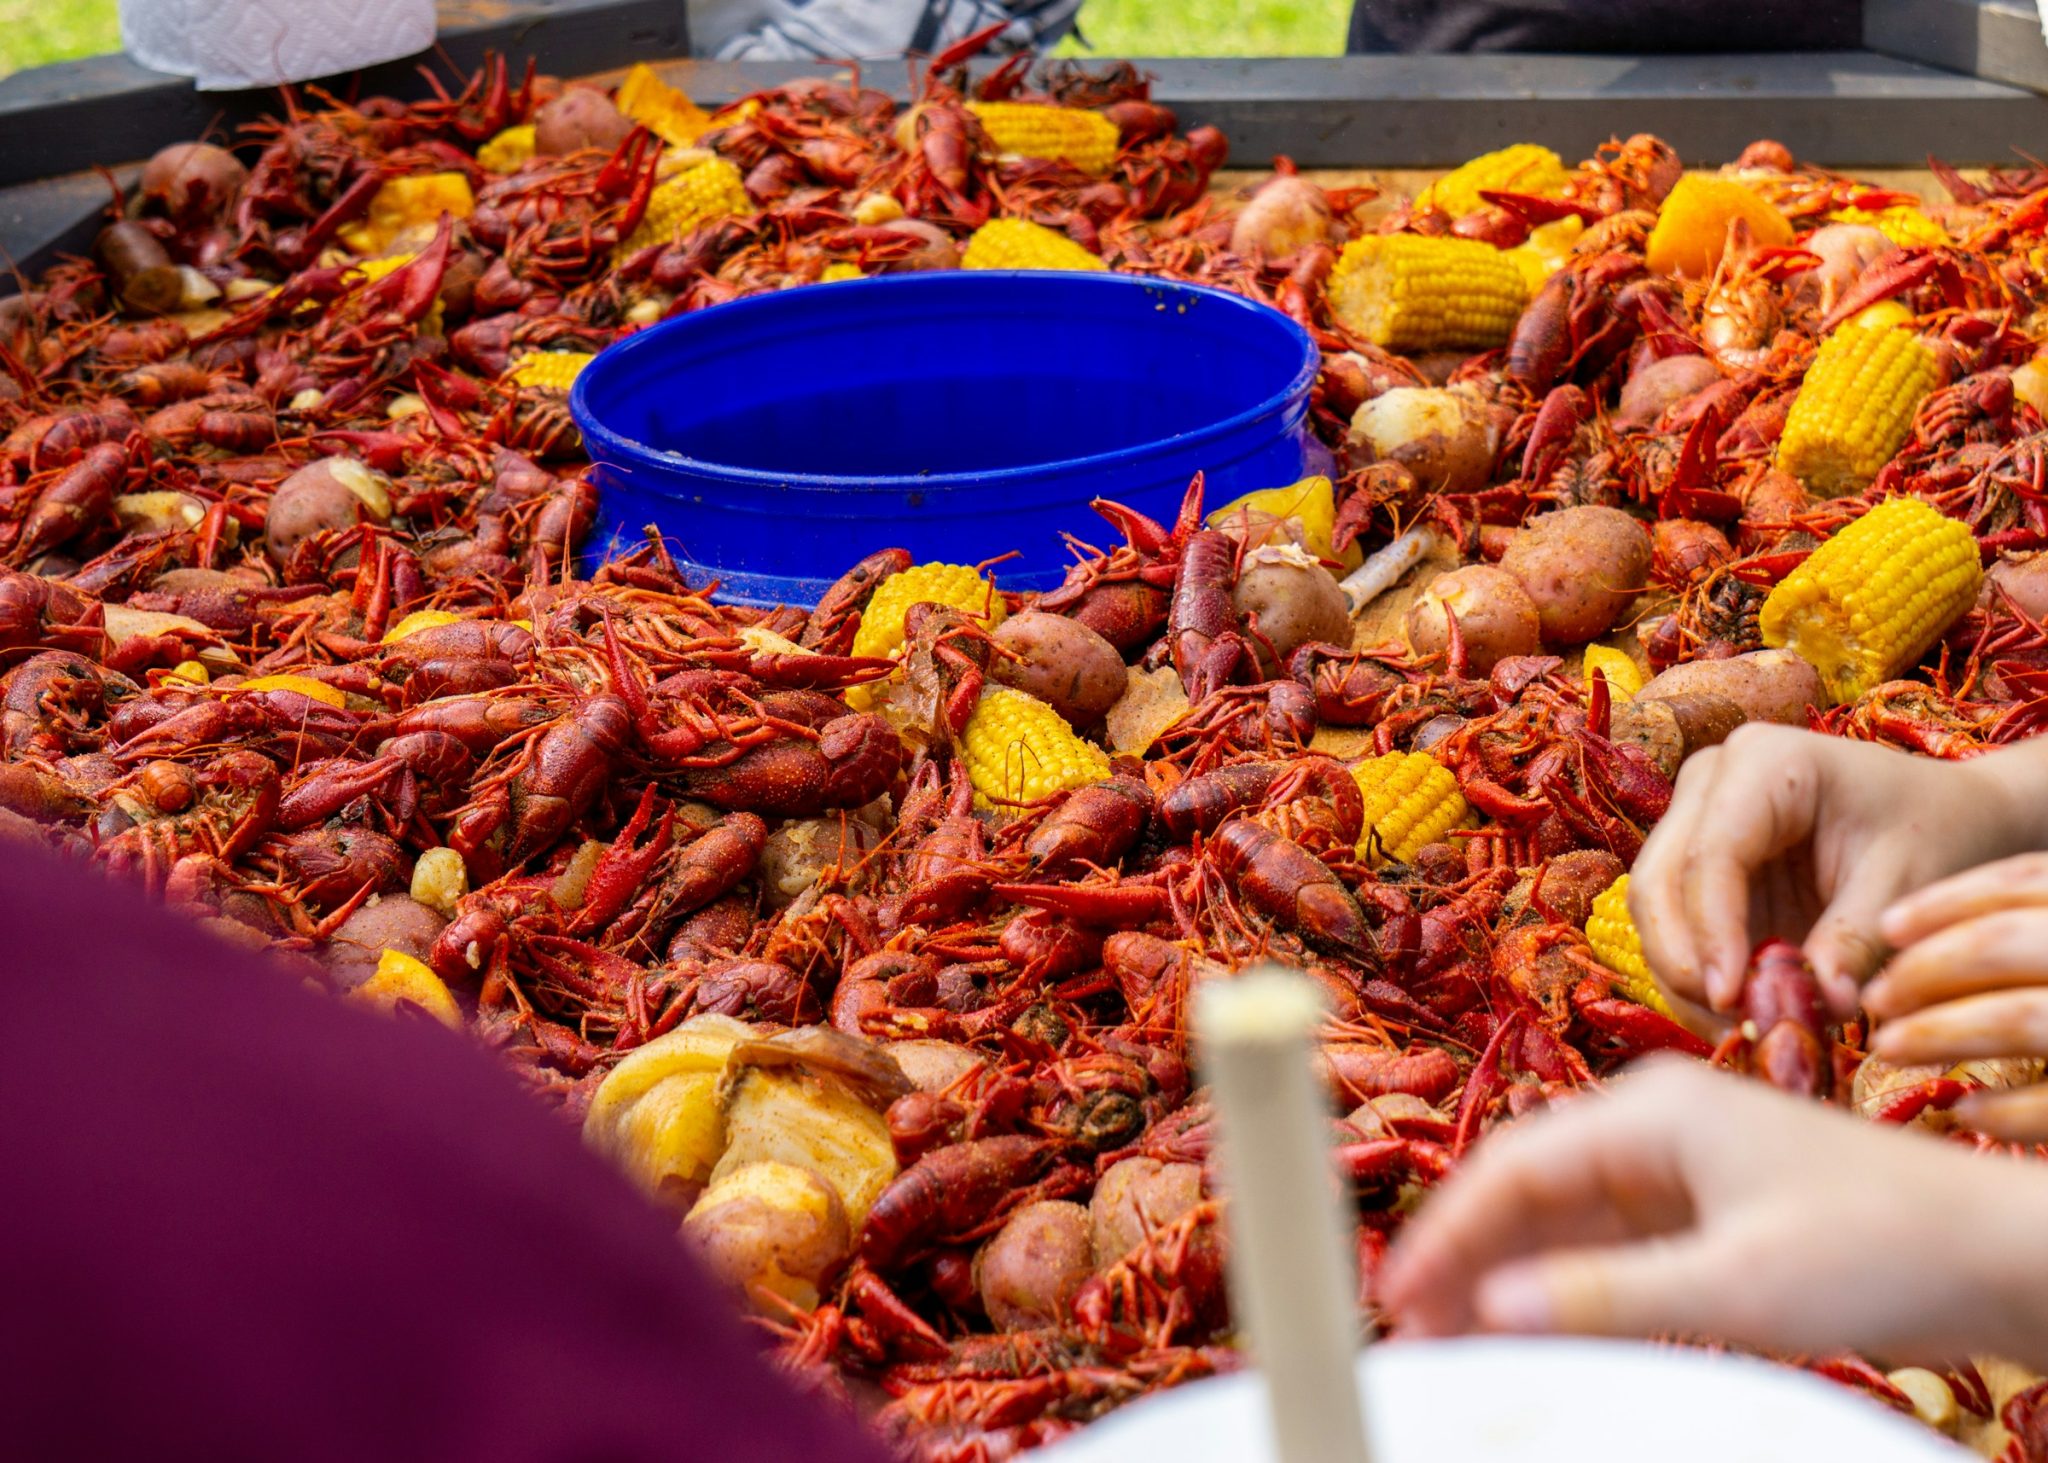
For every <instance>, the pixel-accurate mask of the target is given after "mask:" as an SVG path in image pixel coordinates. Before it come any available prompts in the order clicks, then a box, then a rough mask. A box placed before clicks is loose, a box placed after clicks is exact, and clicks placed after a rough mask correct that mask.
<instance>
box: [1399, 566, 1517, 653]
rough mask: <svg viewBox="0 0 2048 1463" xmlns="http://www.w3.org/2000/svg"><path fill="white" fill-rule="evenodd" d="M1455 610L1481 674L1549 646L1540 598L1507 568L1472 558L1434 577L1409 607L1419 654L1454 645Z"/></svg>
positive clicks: (1411, 640) (1411, 637) (1412, 642)
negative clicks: (1537, 600) (1474, 561)
mask: <svg viewBox="0 0 2048 1463" xmlns="http://www.w3.org/2000/svg"><path fill="white" fill-rule="evenodd" d="M1451 615H1456V616H1457V617H1458V634H1459V636H1460V637H1461V638H1462V639H1463V640H1464V642H1465V656H1466V659H1467V661H1468V663H1469V669H1470V671H1471V673H1472V674H1473V675H1475V676H1483V675H1486V674H1487V673H1488V672H1490V671H1491V670H1492V669H1493V668H1494V666H1495V665H1496V664H1497V663H1498V662H1500V661H1502V660H1505V659H1506V658H1507V657H1508V656H1511V655H1534V654H1536V652H1537V651H1539V650H1541V649H1542V648H1543V621H1542V617H1541V616H1540V615H1539V614H1538V613H1537V610H1536V603H1535V601H1534V600H1532V599H1530V598H1529V594H1528V591H1527V590H1525V589H1523V588H1522V585H1521V581H1520V580H1518V579H1516V578H1515V576H1514V575H1512V574H1508V573H1505V572H1503V571H1502V570H1499V569H1494V568H1490V567H1488V566H1487V565H1485V564H1467V565H1466V566H1465V567H1464V568H1462V569H1453V570H1451V571H1450V572H1449V573H1448V574H1439V575H1437V576H1436V578H1434V579H1432V580H1431V581H1430V582H1429V588H1428V589H1426V590H1424V591H1423V594H1422V597H1421V598H1420V599H1418V600H1416V601H1415V603H1414V604H1412V605H1410V606H1409V607H1408V616H1407V619H1406V621H1405V622H1404V628H1405V629H1406V630H1407V632H1408V647H1409V649H1411V650H1413V651H1414V652H1415V653H1416V654H1417V655H1419V656H1430V655H1442V654H1443V653H1444V652H1446V651H1447V650H1449V649H1450V645H1451V625H1450V616H1451Z"/></svg>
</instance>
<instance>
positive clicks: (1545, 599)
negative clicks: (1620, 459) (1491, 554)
mask: <svg viewBox="0 0 2048 1463" xmlns="http://www.w3.org/2000/svg"><path fill="white" fill-rule="evenodd" d="M1500 567H1501V571H1502V572H1503V573H1506V574H1512V575H1513V576H1514V577H1515V578H1516V579H1518V580H1520V581H1521V585H1522V588H1523V589H1525V590H1526V591H1528V594H1529V598H1530V599H1531V600H1533V601H1534V602H1535V605H1536V613H1537V617H1538V618H1539V620H1540V621H1541V622H1542V627H1543V640H1544V643H1545V644H1547V645H1583V644H1584V643H1585V642H1586V641H1588V640H1591V639H1593V638H1594V637H1595V636H1597V635H1604V634H1605V633H1606V632H1607V631H1608V630H1609V629H1611V628H1612V627H1613V625H1614V622H1615V621H1616V620H1618V619H1620V618H1621V616H1622V614H1623V612H1624V611H1626V610H1627V609H1628V607H1629V606H1630V605H1631V604H1633V603H1634V602H1635V597H1636V595H1637V594H1638V593H1639V592H1640V591H1641V590H1642V588H1643V586H1644V584H1645V583H1646V582H1647V581H1648V580H1649V577H1650V534H1649V530H1647V529H1645V528H1644V527H1643V526H1642V524H1640V523H1638V522H1636V520H1635V519H1633V518H1631V517H1629V516H1628V514H1626V513H1624V512H1622V511H1621V510H1620V509H1619V508H1594V507H1582V508H1563V509H1559V510H1558V511H1557V512H1555V513H1545V514H1543V515H1541V516H1540V517H1538V518H1534V519H1532V520H1530V522H1529V524H1528V525H1527V526H1526V527H1525V528H1523V529H1522V530H1521V532H1519V533H1517V534H1516V535H1515V536H1514V539H1513V541H1511V542H1510V543H1509V544H1508V551H1507V552H1506V553H1505V554H1503V555H1502V556H1501V561H1500Z"/></svg>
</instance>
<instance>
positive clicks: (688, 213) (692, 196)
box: [619, 152, 754, 257]
mask: <svg viewBox="0 0 2048 1463" xmlns="http://www.w3.org/2000/svg"><path fill="white" fill-rule="evenodd" d="M753 211H754V202H753V200H752V199H751V198H749V197H747V188H746V183H745V181H744V180H743V179H742V178H741V177H740V170H739V169H738V168H737V167H735V166H734V165H733V164H732V163H730V162H728V161H727V160H726V159H724V158H722V157H718V156H716V155H714V154H712V153H708V152H706V153H697V154H691V155H688V156H686V157H685V159H684V160H683V163H682V165H681V166H680V167H678V168H677V169H676V170H675V171H674V172H673V173H671V174H669V176H667V177H666V178H663V179H662V180H661V181H660V182H659V183H656V184H655V185H654V191H653V192H652V193H651V194H649V195H648V199H647V212H646V213H645V214H644V215H643V216H642V217H641V219H640V225H639V227H638V228H636V229H634V230H633V233H632V236H631V237H629V238H628V239H627V240H626V242H625V243H623V244H621V245H620V246H619V254H620V256H621V257H624V256H625V255H628V254H631V253H633V252H634V251H636V250H639V249H644V248H646V247H647V246H648V245H649V244H666V243H670V242H673V241H674V240H676V239H680V238H681V237H683V235H685V234H687V233H689V232H691V231H692V230H693V229H696V228H698V227H700V226H702V225H704V224H707V223H710V222H711V221H712V220H714V219H721V218H730V217H732V216H733V215H734V214H740V213H752V212H753Z"/></svg>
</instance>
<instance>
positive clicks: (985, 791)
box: [960, 686, 1109, 804]
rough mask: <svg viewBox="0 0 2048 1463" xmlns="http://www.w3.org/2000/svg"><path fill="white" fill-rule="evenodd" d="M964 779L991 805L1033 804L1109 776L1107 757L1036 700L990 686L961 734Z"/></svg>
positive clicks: (1012, 689) (1012, 691)
mask: <svg viewBox="0 0 2048 1463" xmlns="http://www.w3.org/2000/svg"><path fill="white" fill-rule="evenodd" d="M960 749H961V752H962V754H963V755H964V757H965V759H966V762H967V777H968V780H969V781H971V782H972V783H973V784H974V790H975V792H977V793H978V794H980V799H979V800H985V801H987V802H989V803H991V804H998V803H1000V804H1011V803H1036V802H1040V801H1042V800H1043V799H1045V798H1049V797H1051V796H1052V795H1053V794H1054V793H1057V792H1064V791H1066V789H1068V788H1070V787H1086V786H1087V785H1088V784H1090V783H1095V782H1102V781H1104V780H1105V779H1107V778H1108V776H1109V754H1108V753H1107V752H1104V751H1103V750H1102V748H1100V747H1098V746H1096V745H1095V744H1094V743H1093V742H1090V741H1086V740H1084V739H1083V738H1081V737H1079V736H1076V735H1075V734H1074V729H1073V728H1072V727H1070V726H1068V725H1067V723H1066V720H1065V719H1064V718H1063V717H1061V715H1060V714H1059V713H1058V712H1057V711H1055V710H1053V709H1052V707H1050V706H1048V705H1046V704H1045V702H1043V701H1041V700H1039V699H1038V698H1037V697H1036V696H1029V695H1026V694H1025V693H1024V692H1022V691H1019V690H1016V689H1014V688H1013V687H1010V686H989V687H986V688H985V689H984V690H983V691H982V693H981V699H980V700H978V701H976V702H975V703H974V712H973V714H972V715H971V716H969V717H968V719H967V730H966V731H965V732H964V733H962V734H961V737H960Z"/></svg>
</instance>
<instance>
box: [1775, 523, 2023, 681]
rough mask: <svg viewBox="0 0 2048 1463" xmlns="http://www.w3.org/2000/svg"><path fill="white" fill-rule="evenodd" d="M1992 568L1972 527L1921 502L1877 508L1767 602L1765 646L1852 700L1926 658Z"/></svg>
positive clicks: (1796, 572)
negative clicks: (1789, 654)
mask: <svg viewBox="0 0 2048 1463" xmlns="http://www.w3.org/2000/svg"><path fill="white" fill-rule="evenodd" d="M1983 582H1984V571H1983V568H1982V567H1981V566H1980V565H1979V563H1978V559H1977V540H1976V539H1975V538H1974V537H1972V536H1971V533H1970V530H1969V529H1968V527H1966V526H1965V525H1963V524H1961V523H1958V522H1956V521H1955V520H1954V519H1953V518H1945V517H1943V516H1942V515H1941V514H1940V513H1938V512H1937V511H1935V510H1934V509H1933V508H1931V507H1929V506H1928V505H1927V504H1925V503H1923V502H1921V501H1920V500H1919V499H1918V498H1892V499H1889V500H1887V501H1886V502H1883V503H1880V504H1878V505H1877V506H1876V507H1875V508H1873V509H1871V510H1870V511H1869V512H1868V513H1866V514H1864V515H1863V516H1862V517H1861V518H1859V519H1857V520H1856V521H1855V522H1854V523H1852V524H1850V525H1849V526H1848V527H1847V528H1844V529H1842V530H1841V531H1840V532H1838V533H1836V534H1835V535H1834V537H1832V538H1830V539H1829V540H1828V541H1827V542H1826V543H1824V544H1822V545H1821V546H1820V547H1819V548H1817V549H1815V550H1814V551H1813V553H1812V554H1810V555H1809V556H1808V557H1807V559H1806V562H1805V563H1803V564H1801V565H1800V566H1799V567H1798V568H1797V569H1794V570H1793V571H1792V572H1791V573H1790V574H1788V575H1786V576H1785V578H1784V579H1783V580H1782V581H1781V582H1780V583H1779V585H1778V587H1777V588H1776V589H1773V590H1772V591H1771V593H1770V596H1769V597H1768V598H1767V599H1765V600H1764V603H1763V608H1762V609H1761V610H1760V611H1759V612H1758V615H1757V626H1758V628H1759V629H1760V630H1761V631H1762V632H1763V639H1764V644H1766V645H1769V646H1772V647H1778V646H1784V647H1786V648H1789V649H1790V650H1792V651H1794V652H1795V653H1797V654H1798V655H1799V656H1800V657H1801V658H1802V659H1804V660H1805V661H1807V662H1808V663H1809V664H1810V665H1812V666H1813V668H1814V669H1815V670H1817V671H1819V672H1820V678H1821V682H1822V684H1823V685H1824V686H1825V687H1826V688H1827V692H1828V694H1829V695H1830V696H1832V697H1834V698H1835V700H1837V701H1853V700H1855V699H1856V698H1857V697H1858V696H1861V695H1862V694H1863V693H1864V692H1866V691H1868V690H1870V689H1871V688H1872V687H1874V686H1879V685H1882V684H1883V683H1884V682H1886V681H1889V680H1891V679H1892V678H1893V677H1895V676H1897V675H1898V674H1899V673H1900V672H1901V671H1903V670H1905V668H1906V667H1907V666H1909V665H1911V664H1912V663H1913V662H1914V661H1916V660H1918V659H1919V658H1920V657H1921V656H1922V655H1924V654H1926V653H1927V648H1928V647H1929V646H1931V645H1932V644H1934V642H1935V641H1936V640H1938V639H1940V638H1941V632H1942V631H1944V630H1946V629H1947V628H1948V627H1949V626H1950V625H1951V624H1953V623H1954V622H1955V619H1956V617H1957V616H1958V615H1960V614H1962V613H1963V611H1965V610H1967V609H1968V608H1969V607H1970V606H1971V605H1973V604H1975V603H1976V602H1977V591H1978V589H1979V588H1980V587H1981V586H1982V584H1983Z"/></svg>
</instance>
